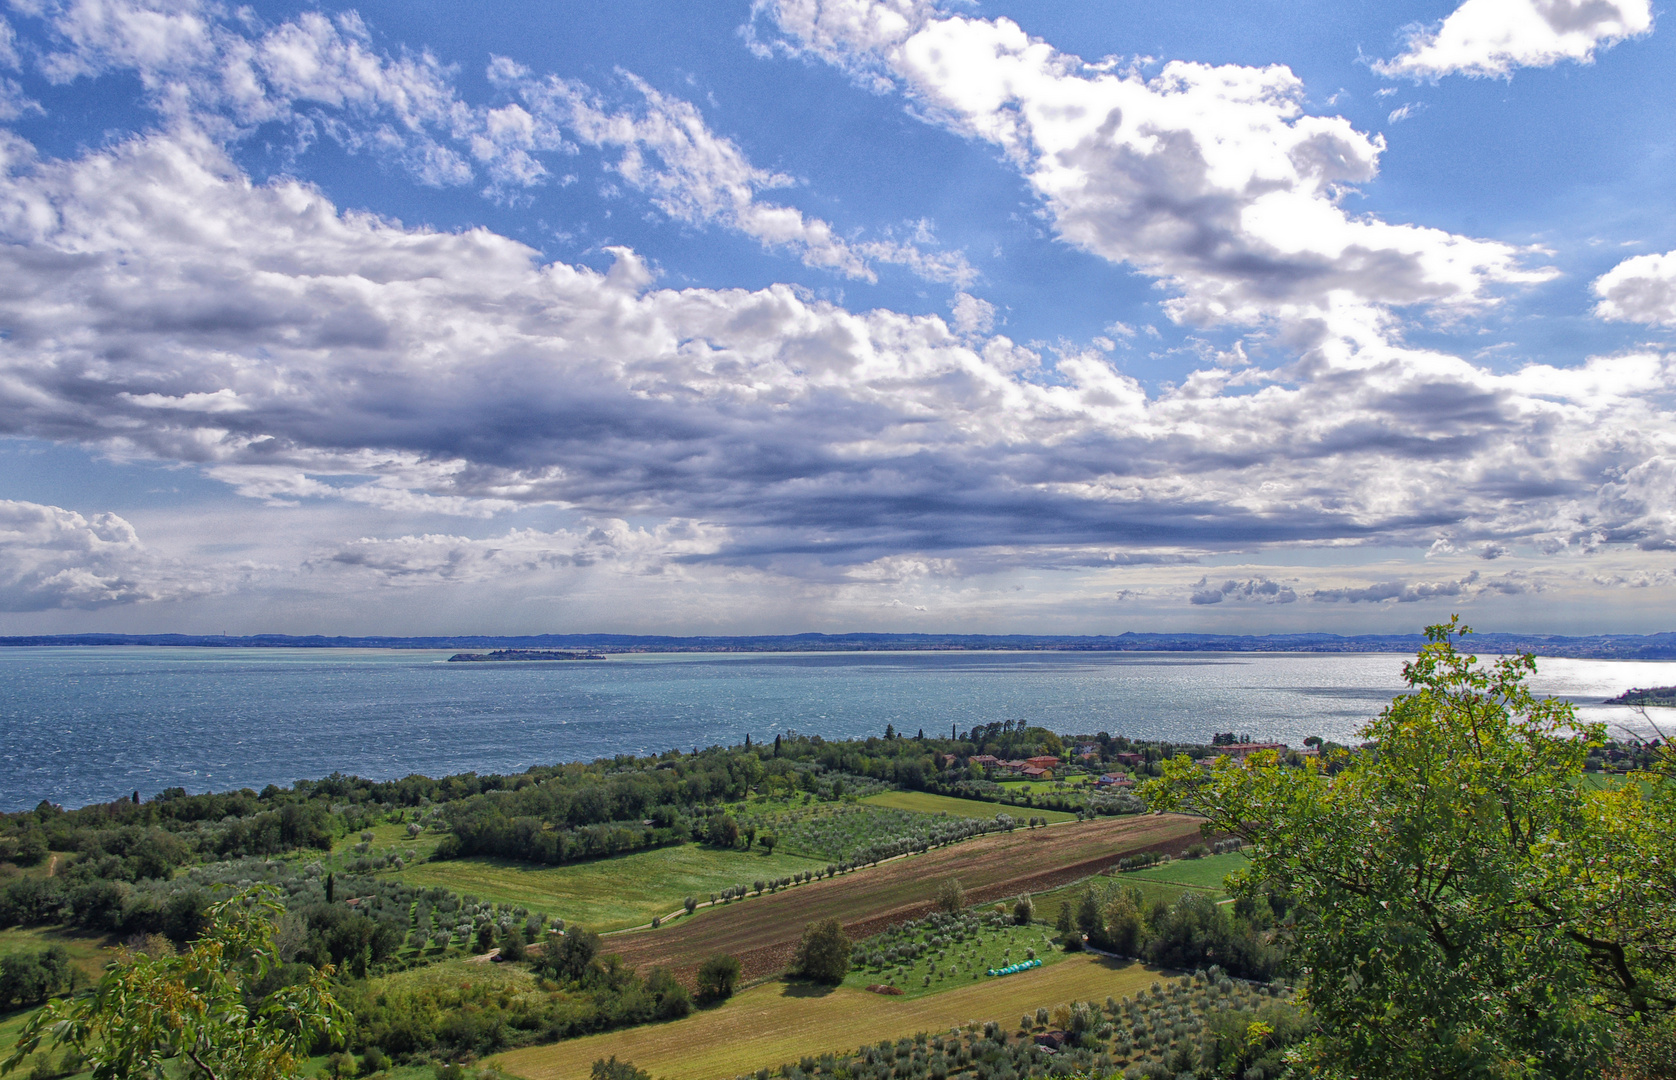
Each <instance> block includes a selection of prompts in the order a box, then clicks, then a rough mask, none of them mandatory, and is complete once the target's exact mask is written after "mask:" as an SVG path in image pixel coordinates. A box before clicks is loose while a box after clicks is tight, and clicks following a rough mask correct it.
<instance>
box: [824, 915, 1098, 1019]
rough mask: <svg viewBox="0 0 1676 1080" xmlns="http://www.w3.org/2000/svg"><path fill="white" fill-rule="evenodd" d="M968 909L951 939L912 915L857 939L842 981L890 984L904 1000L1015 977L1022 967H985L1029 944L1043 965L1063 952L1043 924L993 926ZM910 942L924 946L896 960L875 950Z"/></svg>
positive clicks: (1018, 956) (861, 985)
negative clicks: (1005, 971) (1007, 971)
mask: <svg viewBox="0 0 1676 1080" xmlns="http://www.w3.org/2000/svg"><path fill="white" fill-rule="evenodd" d="M985 911H986V912H987V906H986V908H985ZM971 915H972V917H971V918H969V919H967V920H963V921H964V922H965V923H966V925H965V926H963V927H962V932H961V933H960V934H959V935H958V940H950V938H951V937H952V936H953V935H950V934H948V932H947V930H946V929H943V928H939V927H935V926H932V925H929V924H928V922H926V921H923V920H915V921H914V922H912V923H909V924H907V925H905V926H902V927H896V928H893V929H891V930H888V931H886V932H885V933H883V934H879V935H878V936H877V937H873V938H869V939H868V940H866V941H863V942H859V943H858V944H857V945H856V947H855V950H854V951H853V952H852V953H851V954H850V963H851V965H852V967H851V968H850V973H849V975H848V976H847V977H846V978H845V979H844V985H845V986H848V987H852V988H854V989H857V990H865V989H867V987H869V986H874V985H881V986H894V987H896V988H897V989H899V990H901V991H902V993H901V994H900V995H892V996H894V997H898V998H899V999H903V1000H906V999H912V998H919V997H925V996H926V995H928V994H937V993H941V992H943V991H945V990H954V989H957V988H960V987H963V986H970V985H971V984H973V983H975V982H983V981H985V980H989V979H994V978H1008V979H1010V978H1017V977H1018V975H1022V974H1027V973H1025V972H1018V973H1015V974H1013V975H1003V976H991V975H987V974H985V972H986V971H987V970H988V969H990V968H999V967H1006V966H1007V965H1008V964H1014V963H1017V962H1019V961H1021V960H1027V959H1030V958H1031V951H1032V950H1033V951H1034V956H1035V958H1036V959H1039V960H1040V961H1041V962H1042V967H1044V968H1045V967H1050V966H1052V965H1053V964H1056V963H1058V962H1059V961H1061V960H1063V959H1065V957H1066V954H1065V953H1064V952H1060V951H1056V950H1055V949H1054V947H1053V935H1052V933H1051V931H1049V930H1048V929H1047V928H1046V927H1043V926H1041V925H1039V924H1037V925H1032V926H1013V925H1010V924H1009V925H1003V926H995V925H991V924H990V923H989V920H988V917H987V915H980V914H978V913H977V912H972V913H971ZM910 943H912V944H919V945H921V946H923V947H924V951H923V952H922V953H921V954H920V955H918V956H912V957H902V958H901V959H899V960H897V961H888V960H885V959H884V958H882V957H881V956H880V954H881V953H884V952H885V951H886V950H888V949H890V948H892V947H899V946H902V945H904V944H910ZM869 961H871V962H869ZM1032 970H1039V969H1032Z"/></svg>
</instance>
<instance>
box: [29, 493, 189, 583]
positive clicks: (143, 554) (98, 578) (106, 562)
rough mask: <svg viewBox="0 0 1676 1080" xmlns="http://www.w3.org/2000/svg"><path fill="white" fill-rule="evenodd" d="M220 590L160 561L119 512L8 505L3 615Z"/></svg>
mask: <svg viewBox="0 0 1676 1080" xmlns="http://www.w3.org/2000/svg"><path fill="white" fill-rule="evenodd" d="M211 591H215V587H214V586H213V585H212V583H211V582H210V581H208V580H207V578H206V577H205V576H202V575H195V574H191V573H188V572H187V571H186V570H185V569H184V568H182V567H180V566H178V565H175V564H173V563H171V562H169V561H168V560H165V559H162V558H159V557H157V556H156V555H155V554H153V553H152V552H150V551H148V550H147V549H146V547H145V545H143V544H141V543H140V538H139V535H138V534H137V533H135V531H134V527H133V526H132V525H130V524H129V523H128V522H127V521H125V520H123V519H122V518H121V517H119V516H117V515H116V514H108V513H105V514H94V515H93V516H92V517H83V516H82V515H81V514H78V513H76V512H75V511H73V510H66V509H64V508H62V507H58V506H45V505H42V504H40V503H32V502H18V501H14V500H11V499H0V611H46V610H49V609H52V608H102V607H109V606H112V605H116V604H133V603H142V602H145V601H157V600H174V599H181V598H184V597H188V596H197V595H202V594H204V593H208V592H211Z"/></svg>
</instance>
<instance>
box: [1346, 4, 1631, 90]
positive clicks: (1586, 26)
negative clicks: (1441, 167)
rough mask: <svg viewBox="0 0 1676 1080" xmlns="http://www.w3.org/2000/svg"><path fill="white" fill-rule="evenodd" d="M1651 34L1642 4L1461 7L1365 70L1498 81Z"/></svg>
mask: <svg viewBox="0 0 1676 1080" xmlns="http://www.w3.org/2000/svg"><path fill="white" fill-rule="evenodd" d="M1652 28H1653V10H1652V4H1651V2H1650V0H1466V2H1465V3H1463V4H1462V5H1461V6H1460V7H1458V8H1456V9H1455V10H1454V11H1453V12H1451V13H1450V14H1449V16H1448V17H1447V18H1445V19H1444V20H1443V21H1442V22H1441V23H1439V24H1437V25H1434V26H1419V27H1414V28H1412V29H1411V30H1410V32H1409V35H1408V47H1407V49H1405V50H1404V51H1403V53H1402V54H1401V55H1400V56H1397V57H1394V58H1392V59H1390V60H1385V61H1380V62H1378V63H1375V64H1374V65H1373V68H1374V70H1375V71H1377V72H1379V73H1380V74H1382V75H1387V76H1394V77H1395V76H1408V77H1413V78H1416V79H1436V78H1439V77H1441V76H1444V75H1450V74H1455V73H1460V74H1464V75H1474V76H1505V75H1509V74H1511V73H1512V71H1513V69H1515V68H1521V67H1551V66H1553V65H1554V64H1557V63H1559V62H1560V61H1561V60H1575V61H1578V62H1579V63H1588V62H1590V61H1592V60H1593V59H1594V55H1595V51H1596V50H1597V49H1601V48H1610V47H1611V46H1613V45H1615V44H1617V43H1618V42H1620V41H1623V40H1624V39H1625V38H1632V37H1638V36H1640V35H1642V34H1645V33H1647V32H1648V31H1650V30H1651V29H1652Z"/></svg>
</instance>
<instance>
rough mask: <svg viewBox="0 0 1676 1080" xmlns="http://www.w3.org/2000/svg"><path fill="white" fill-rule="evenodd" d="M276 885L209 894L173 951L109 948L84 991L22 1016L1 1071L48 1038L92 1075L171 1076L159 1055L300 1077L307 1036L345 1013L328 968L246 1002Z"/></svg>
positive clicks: (272, 1078) (271, 1078) (277, 1077)
mask: <svg viewBox="0 0 1676 1080" xmlns="http://www.w3.org/2000/svg"><path fill="white" fill-rule="evenodd" d="M278 895H279V893H278V890H276V889H274V888H273V887H271V886H262V885H258V886H254V887H252V888H250V889H248V890H246V891H244V892H241V893H239V894H237V895H235V896H233V897H232V898H231V899H228V900H224V901H222V902H221V903H218V904H215V905H214V906H212V907H211V908H210V909H209V911H208V912H207V915H206V918H207V921H208V926H207V927H206V929H205V931H204V934H203V936H202V937H200V938H199V939H198V940H197V941H195V942H193V943H192V946H191V948H190V949H189V950H187V951H186V952H185V953H182V954H180V955H178V956H177V955H159V956H157V957H155V958H153V957H151V956H147V955H144V954H138V953H131V952H128V951H127V950H126V949H124V950H122V951H120V952H119V953H118V954H117V958H116V960H115V961H113V962H112V963H111V964H110V966H109V967H108V968H106V970H105V975H104V977H103V978H102V979H100V980H99V983H98V985H97V986H95V987H94V988H93V989H92V990H91V991H90V992H89V993H87V994H85V995H83V996H80V997H77V998H75V999H73V1000H69V999H62V998H61V999H59V1000H57V1001H54V1002H52V1003H50V1004H49V1005H47V1007H46V1008H44V1009H42V1010H41V1011H40V1012H39V1013H37V1014H35V1016H34V1017H32V1018H31V1019H30V1021H29V1022H28V1024H26V1025H25V1026H24V1029H23V1032H22V1034H21V1035H19V1037H18V1041H17V1046H16V1048H15V1049H14V1050H13V1052H12V1054H11V1056H10V1057H8V1058H7V1059H6V1060H5V1062H4V1063H3V1065H0V1072H10V1071H11V1070H13V1069H15V1068H16V1067H17V1066H18V1064H19V1063H21V1062H22V1061H23V1060H24V1058H26V1057H28V1056H29V1055H30V1054H32V1053H34V1052H35V1051H36V1050H37V1049H38V1048H39V1047H40V1046H41V1045H42V1043H44V1042H48V1041H49V1040H50V1042H51V1044H52V1046H53V1047H64V1046H68V1047H70V1048H72V1049H73V1050H74V1051H75V1052H76V1053H77V1054H78V1055H79V1056H81V1057H83V1058H85V1059H86V1061H87V1063H88V1065H89V1066H90V1067H91V1068H92V1070H93V1076H94V1080H130V1078H136V1080H137V1078H140V1077H146V1078H158V1080H161V1078H163V1077H165V1076H170V1075H174V1072H175V1069H174V1068H173V1067H171V1066H170V1065H169V1063H170V1062H180V1063H183V1064H184V1063H189V1069H188V1072H190V1073H193V1074H196V1075H199V1076H202V1077H207V1078H208V1080H288V1078H291V1077H297V1076H300V1075H301V1074H302V1069H303V1066H304V1065H305V1064H306V1063H307V1058H308V1054H309V1049H310V1047H311V1046H312V1045H313V1044H314V1042H315V1041H316V1040H317V1039H319V1038H321V1037H326V1038H328V1039H330V1040H332V1041H334V1042H335V1041H337V1040H339V1039H341V1038H342V1035H343V1023H344V1020H345V1018H346V1014H345V1012H344V1011H343V1009H342V1008H341V1007H339V1005H338V1004H337V1002H336V1001H335V1000H334V999H333V997H332V995H331V992H330V989H329V983H328V980H329V978H330V976H331V969H330V968H325V969H323V970H318V971H315V972H313V973H312V974H311V976H310V977H309V979H308V981H306V982H305V983H303V984H301V985H297V986H287V987H282V988H281V989H279V990H276V991H274V992H273V993H271V994H269V995H268V996H267V997H266V998H263V999H260V1000H257V1001H255V1002H254V1003H253V1002H252V997H253V988H254V987H255V986H256V985H257V984H258V983H260V982H261V981H262V979H263V977H264V976H266V975H267V973H268V971H269V970H270V969H271V968H272V967H273V966H274V965H275V964H277V963H279V951H278V949H277V948H276V946H275V944H274V934H275V930H276V928H277V926H278V924H279V919H280V916H281V915H283V914H284V908H283V907H281V905H280V903H279V901H278V899H277V897H278Z"/></svg>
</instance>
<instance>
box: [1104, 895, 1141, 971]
mask: <svg viewBox="0 0 1676 1080" xmlns="http://www.w3.org/2000/svg"><path fill="white" fill-rule="evenodd" d="M1143 902H1144V901H1143V900H1142V897H1141V891H1140V889H1138V888H1136V887H1135V886H1133V885H1130V886H1127V887H1120V888H1118V889H1117V890H1116V891H1115V892H1114V894H1113V895H1112V896H1111V897H1110V898H1109V899H1107V901H1106V904H1105V907H1104V908H1102V909H1101V912H1100V914H1101V917H1102V919H1103V920H1104V923H1105V939H1106V947H1107V948H1108V949H1110V950H1111V951H1113V952H1115V953H1119V954H1120V955H1123V956H1139V955H1140V954H1141V935H1142V933H1143V932H1144V931H1145V928H1146V920H1145V917H1144V916H1143V915H1142V913H1141V908H1142V904H1143Z"/></svg>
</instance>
